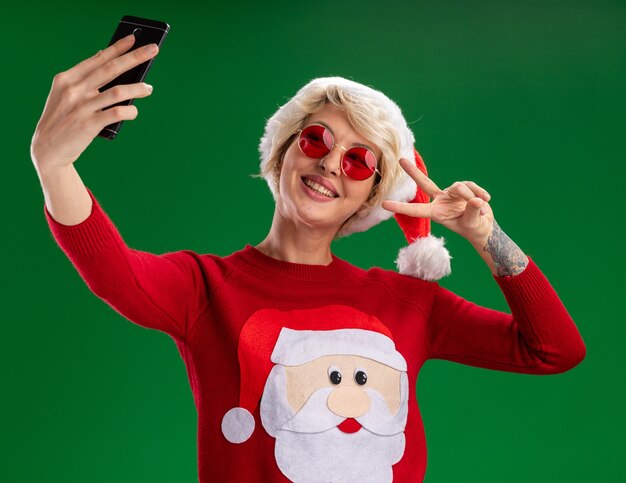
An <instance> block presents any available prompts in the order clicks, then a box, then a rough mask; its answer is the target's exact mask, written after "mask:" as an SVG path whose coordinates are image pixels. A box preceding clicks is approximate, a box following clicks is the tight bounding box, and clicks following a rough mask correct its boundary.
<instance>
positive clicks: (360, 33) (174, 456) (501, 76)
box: [0, 0, 626, 483]
mask: <svg viewBox="0 0 626 483" xmlns="http://www.w3.org/2000/svg"><path fill="white" fill-rule="evenodd" d="M0 8H1V11H2V18H3V20H4V22H3V28H2V30H1V33H0V35H1V39H0V40H1V42H0V45H1V46H2V58H3V66H4V69H3V71H4V74H3V76H2V80H1V81H0V82H2V94H3V114H4V115H3V116H2V120H1V121H0V122H1V123H2V137H3V141H4V142H3V144H4V146H5V155H4V156H3V158H4V163H3V169H2V179H3V180H4V181H3V182H2V188H3V189H2V190H1V191H2V193H1V195H0V196H1V197H2V200H1V206H2V208H3V210H2V218H3V225H4V229H3V233H4V235H3V236H2V241H3V253H4V254H5V259H4V263H3V265H4V269H3V273H4V277H2V278H3V286H4V288H3V290H2V297H3V306H4V310H3V313H2V318H3V321H2V325H1V327H2V329H1V331H2V332H1V333H2V340H1V347H2V350H1V351H0V361H1V363H2V374H3V378H2V380H3V383H2V396H1V397H0V409H1V411H0V417H1V418H2V424H1V429H0V444H1V445H2V448H1V451H0V480H1V481H6V482H44V481H45V482H74V481H76V482H82V481H90V482H110V481H116V482H120V483H121V482H137V481H150V482H153V483H156V482H173V481H176V482H191V481H196V480H197V460H196V458H197V456H196V433H195V432H196V413H195V408H194V404H193V399H192V395H191V391H190V388H189V385H188V381H187V377H186V375H185V368H184V365H183V361H182V359H181V358H180V356H179V354H178V352H177V350H176V347H175V345H174V343H173V341H172V340H171V339H170V338H169V337H167V336H166V335H165V334H163V333H160V332H156V331H150V330H146V329H143V328H140V327H138V326H136V325H134V324H133V323H131V322H129V321H128V320H126V319H124V318H123V317H122V316H120V315H119V314H118V313H116V312H115V311H114V310H113V309H111V308H110V307H109V306H108V305H106V304H105V303H104V302H103V301H101V300H100V299H98V298H97V297H95V296H94V295H93V294H92V293H91V292H90V290H89V289H88V287H87V286H86V284H85V283H84V282H83V281H82V279H81V278H80V277H79V275H78V273H77V272H76V271H75V269H74V268H73V266H72V265H71V264H70V262H69V260H68V259H67V258H65V256H64V254H63V253H62V252H61V250H60V249H59V248H58V246H57V245H56V243H55V242H54V240H53V239H52V237H51V234H50V232H49V230H48V226H47V225H46V223H45V219H44V214H43V195H42V191H41V188H40V185H39V181H38V179H37V176H36V173H35V170H34V169H33V166H32V162H31V160H30V155H29V146H30V140H31V137H32V134H33V132H34V129H35V125H36V123H37V121H38V119H39V117H40V115H41V112H42V110H43V107H44V103H45V100H46V97H47V95H48V92H49V89H50V86H51V82H52V78H53V76H54V75H55V74H57V73H58V72H61V71H63V70H67V69H69V68H70V67H72V66H73V65H75V64H76V63H78V62H80V61H81V60H83V59H85V58H87V57H89V56H91V55H93V54H94V53H95V52H97V51H98V50H100V49H102V48H104V47H106V45H107V43H108V41H109V39H110V37H111V35H112V33H113V30H114V29H115V27H116V25H117V23H118V21H119V20H120V18H121V17H122V16H123V15H127V14H128V15H135V16H141V17H147V18H153V19H157V20H163V21H166V22H168V23H169V24H170V26H171V31H170V34H169V36H168V38H167V40H166V41H165V43H164V44H163V46H162V48H161V52H160V53H159V56H158V57H157V58H156V60H155V62H154V65H153V67H152V69H151V71H150V73H149V75H148V77H147V79H146V81H147V82H149V83H151V84H152V85H153V86H154V93H153V94H152V96H150V97H149V98H146V99H139V100H137V101H136V103H135V104H136V105H137V107H138V109H139V116H138V117H137V119H136V120H134V121H127V122H125V123H124V126H123V128H122V130H121V132H120V134H119V136H118V138H117V139H116V140H115V141H107V140H104V139H101V138H97V139H95V140H94V142H93V143H92V144H91V145H90V146H89V147H88V149H87V150H86V151H85V152H84V153H83V155H82V156H81V158H80V159H79V160H78V161H77V163H76V167H77V170H78V171H79V173H80V175H81V177H82V179H83V181H84V182H85V184H86V185H87V186H88V187H90V188H91V189H92V191H93V192H94V194H95V195H96V196H97V197H98V199H99V201H100V203H101V204H102V206H103V207H104V209H105V210H106V211H107V213H108V214H109V215H110V216H111V218H112V219H113V220H114V222H115V223H116V225H117V227H118V229H119V230H120V232H121V233H122V235H123V236H124V238H125V240H126V241H127V243H128V244H129V245H130V246H131V247H133V248H137V249H141V250H145V251H151V252H154V253H164V252H166V251H174V250H180V249H192V250H195V251H197V252H201V253H216V254H220V255H227V254H229V253H232V252H233V251H236V250H239V249H241V248H243V246H244V245H245V244H246V243H251V244H256V243H258V242H260V241H261V240H262V239H263V238H264V237H265V235H266V233H267V230H268V229H269V226H270V222H271V217H272V212H273V201H272V198H271V195H270V192H269V190H268V188H267V186H266V185H265V183H264V181H262V180H259V179H253V178H251V177H250V176H249V175H250V174H252V173H254V172H256V170H257V169H258V163H259V155H258V151H257V146H258V142H259V139H260V137H261V134H262V132H263V126H264V123H265V121H266V119H267V118H268V117H269V116H271V115H272V114H273V112H274V111H275V110H276V109H277V107H278V106H279V105H282V104H283V103H284V102H286V101H287V100H288V99H289V98H290V97H291V96H293V95H294V94H295V92H296V91H297V90H298V89H299V88H300V87H301V86H302V85H304V84H305V83H306V82H308V81H309V80H310V79H312V78H314V77H318V76H326V75H340V76H344V77H347V78H351V79H353V80H356V81H358V82H361V83H364V84H369V85H371V86H373V87H375V88H377V89H380V90H382V91H383V92H385V93H386V94H388V95H389V96H390V97H391V98H392V99H394V100H395V101H396V102H397V103H398V104H399V105H400V106H401V108H402V109H403V112H404V114H405V116H406V118H407V119H408V120H409V122H410V123H411V127H412V128H413V130H414V132H415V135H416V139H417V142H416V146H417V147H418V149H419V150H420V152H421V153H422V155H423V157H424V159H425V161H426V163H427V166H428V168H429V173H430V177H431V178H432V179H433V180H434V181H435V182H436V183H438V184H439V186H440V187H442V188H443V187H446V186H449V185H451V184H452V183H453V182H454V181H457V180H473V181H475V182H477V183H478V184H479V185H481V186H483V187H484V188H485V189H487V190H488V191H489V192H490V193H491V196H492V200H491V206H492V208H493V210H494V213H495V216H496V219H497V220H498V222H499V224H500V226H501V227H502V229H503V230H504V231H505V232H506V233H507V234H508V235H509V236H510V237H511V238H512V239H513V240H514V241H515V242H517V244H518V245H519V246H520V247H521V248H522V250H524V251H525V252H526V253H527V254H528V255H530V256H531V257H533V258H534V260H535V261H536V262H537V264H538V265H539V266H540V268H541V269H542V270H543V272H544V273H545V274H546V275H547V276H548V278H549V279H550V281H551V283H552V284H553V286H554V287H555V288H556V290H557V292H558V293H559V295H560V297H561V299H562V300H563V302H564V304H565V306H566V307H567V308H568V311H569V312H570V314H571V315H572V317H573V318H574V320H575V322H576V323H577V325H578V327H579V329H580V332H581V334H582V336H583V339H584V340H585V343H586V345H587V357H586V359H585V360H584V361H583V362H582V363H581V364H580V365H579V366H577V367H576V368H574V369H573V370H571V371H569V372H567V373H564V374H560V375H552V376H529V375H520V374H511V373H505V372H497V371H488V370H483V369H478V368H472V367H469V366H463V365H460V364H454V363H450V362H445V361H429V362H428V363H427V364H426V365H425V366H424V368H423V369H422V371H421V374H420V379H419V382H418V385H417V388H416V390H417V395H418V400H419V403H420V408H421V411H422V416H423V418H424V423H425V428H426V435H427V440H428V448H429V455H428V456H429V462H428V470H427V475H426V481H427V482H430V483H435V482H452V481H471V482H502V481H509V482H525V481H537V482H548V481H550V482H557V481H558V482H572V481H576V482H583V481H617V480H620V479H622V478H623V477H624V475H625V473H626V472H625V470H626V465H625V463H624V458H623V452H624V447H625V441H624V439H625V438H624V430H625V429H626V428H625V425H624V422H625V417H624V410H623V409H624V392H625V391H624V375H623V373H624V368H625V364H624V362H625V356H624V349H623V346H624V340H625V336H626V329H625V324H624V315H623V309H622V308H620V306H619V305H618V304H619V299H620V298H624V296H623V292H624V288H625V287H624V282H623V273H624V263H623V258H624V257H623V252H622V251H621V250H623V247H624V214H623V213H624V206H625V203H624V194H623V186H624V182H623V180H624V175H625V174H626V172H625V169H624V161H625V154H626V147H625V136H624V135H625V133H626V129H625V128H626V122H625V117H624V116H625V112H626V95H625V93H626V89H625V87H626V85H625V84H626V83H625V80H624V79H625V75H626V62H625V59H626V47H625V46H626V2H623V1H608V0H589V1H575V0H569V1H560V2H559V1H532V2H525V1H521V2H520V1H497V2H496V1H493V2H489V1H476V2H463V1H438V2H424V1H415V2H398V1H386V2H374V1H364V0H360V1H345V2H341V1H327V0H319V1H317V2H293V1H272V2H191V1H184V0H181V1H178V2H165V1H158V0H152V1H150V2H146V1H141V2H140V1H133V2H128V1H124V2H121V1H118V0H111V1H108V2H104V3H103V2H95V3H92V4H87V3H85V2H43V1H40V0H39V1H34V2H26V3H23V4H17V3H16V4H13V5H11V6H6V5H5V4H3V6H2V7H0ZM433 231H434V233H435V234H437V235H439V236H445V237H446V239H447V246H448V248H449V249H450V251H451V253H452V255H453V257H454V258H453V260H452V268H453V273H452V275H451V276H450V277H448V278H446V279H444V280H443V281H442V285H443V286H445V287H446V288H448V289H450V290H453V291H454V292H455V293H457V294H459V295H461V296H463V297H465V298H467V299H469V300H472V301H473V302H476V303H478V304H481V305H485V306H488V307H491V308H494V309H498V310H505V311H507V310H508V307H507V305H506V302H505V300H504V297H503V296H502V294H501V292H500V291H499V289H498V287H497V285H496V283H495V282H494V281H493V280H492V278H491V273H490V271H489V269H488V268H487V266H486V265H485V264H484V262H483V261H482V259H481V258H480V257H479V256H478V254H477V253H476V252H475V251H474V250H473V249H472V247H471V246H470V245H469V244H468V243H467V242H466V241H465V240H463V239H461V238H460V237H458V236H457V235H456V234H454V233H452V232H449V231H447V230H446V229H445V228H443V227H442V226H438V225H434V227H433ZM404 243H405V240H404V238H403V236H402V233H401V231H400V230H399V228H398V227H397V225H395V224H394V223H393V221H388V222H385V223H382V224H380V225H379V226H377V227H375V228H374V229H371V230H370V231H369V232H367V233H365V234H355V235H352V236H351V237H348V238H347V239H343V240H340V241H338V242H337V243H336V244H335V245H334V252H335V254H336V255H337V256H339V257H341V258H345V259H347V260H348V261H350V262H352V263H354V264H356V265H358V266H361V267H363V268H368V267H370V266H374V265H376V266H381V267H383V268H388V269H393V268H394V258H395V255H396V253H397V250H398V249H399V248H400V247H401V246H403V245H404ZM620 381H621V382H620Z"/></svg>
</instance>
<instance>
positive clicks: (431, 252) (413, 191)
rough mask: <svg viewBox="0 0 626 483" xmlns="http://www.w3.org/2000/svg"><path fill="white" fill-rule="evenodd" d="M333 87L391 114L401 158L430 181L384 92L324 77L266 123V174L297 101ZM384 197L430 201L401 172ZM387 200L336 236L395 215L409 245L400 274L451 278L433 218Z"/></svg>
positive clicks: (412, 140) (406, 128) (263, 141)
mask: <svg viewBox="0 0 626 483" xmlns="http://www.w3.org/2000/svg"><path fill="white" fill-rule="evenodd" d="M330 85H337V86H339V87H341V88H342V89H344V90H346V91H348V92H350V93H352V94H353V95H354V96H356V97H357V98H361V99H364V100H365V101H366V102H373V103H375V104H376V105H377V106H379V107H381V108H382V109H383V110H384V111H385V112H386V113H387V117H388V119H389V121H390V122H391V123H392V124H393V125H394V126H395V128H396V130H397V132H398V136H399V140H400V149H399V156H400V158H406V159H408V160H409V161H411V162H415V164H416V165H417V167H418V168H419V169H420V170H421V171H422V172H423V173H424V174H425V175H426V176H428V172H427V170H426V165H425V164H424V160H423V159H422V157H421V156H420V154H419V153H418V152H417V150H416V149H415V147H414V144H415V136H414V135H413V132H412V131H411V129H410V128H409V126H408V124H407V122H406V120H405V119H404V116H403V114H402V111H401V110H400V107H399V106H398V105H397V104H396V103H395V102H394V101H392V100H391V99H389V97H387V96H386V95H385V94H383V93H382V92H380V91H378V90H376V89H373V88H371V87H369V86H366V85H363V84H360V83H358V82H354V81H352V80H349V79H345V78H343V77H320V78H317V79H313V80H311V81H310V82H309V83H307V84H306V85H305V86H304V87H302V88H301V89H300V90H299V91H298V93H297V94H296V95H295V96H294V98H293V99H291V100H290V101H288V102H287V103H286V104H284V105H283V106H282V107H280V108H279V109H278V111H276V113H275V114H274V115H273V116H272V117H271V118H270V119H269V120H268V121H267V124H266V125H265V133H264V135H263V137H262V138H261V142H260V145H259V151H260V153H261V168H262V169H263V168H264V167H266V166H267V164H268V163H269V159H270V153H271V150H272V143H273V141H274V139H275V135H276V133H277V132H278V130H279V128H280V126H281V125H282V124H283V122H285V121H286V120H287V119H291V116H292V112H293V109H294V108H295V102H294V99H297V98H299V96H300V94H301V93H302V92H303V91H307V90H309V89H325V88H327V87H328V86H330ZM399 161H400V159H398V160H396V162H398V163H399ZM266 181H267V183H268V185H269V187H270V190H271V191H272V195H273V196H274V199H276V197H277V193H276V188H275V184H274V181H275V180H274V179H273V178H272V177H271V176H270V177H266ZM384 198H385V199H388V200H393V201H402V202H405V203H406V202H409V203H428V202H429V201H430V196H429V195H428V194H426V193H425V192H424V191H423V190H422V189H421V188H419V187H418V186H417V184H416V183H415V181H414V180H413V179H412V178H411V177H410V176H409V175H408V174H407V173H406V172H405V171H404V170H402V177H401V178H400V179H399V181H398V182H397V183H396V185H395V186H393V187H391V189H390V190H389V192H388V193H386V196H385V197H384ZM383 201H384V200H383V199H381V200H379V202H378V204H377V205H376V206H374V207H373V208H372V209H371V210H370V212H369V213H368V214H366V215H365V216H362V217H360V218H356V219H355V220H353V221H352V222H351V223H350V224H348V225H346V226H345V227H343V228H342V229H341V230H340V231H339V233H338V236H339V237H344V236H347V235H350V234H351V233H355V232H362V231H366V230H368V229H369V228H371V227H372V226H375V225H377V224H378V223H380V222H381V221H384V220H386V219H388V218H390V217H391V215H392V214H393V215H394V217H395V219H396V221H397V223H398V224H399V225H400V228H401V229H402V231H403V232H404V236H405V237H406V239H407V241H408V242H409V245H408V246H407V247H404V248H402V249H401V250H400V251H399V253H398V258H397V259H396V264H397V267H398V271H399V272H400V273H402V274H405V275H410V276H413V277H418V278H421V279H424V280H428V281H434V280H439V279H441V278H442V277H445V276H447V275H449V274H450V273H451V269H450V258H451V257H450V253H449V252H448V250H447V249H446V248H445V247H444V246H443V245H444V239H443V238H437V237H435V236H433V235H432V234H431V231H430V219H428V218H417V217H411V216H408V215H402V214H398V213H392V212H391V211H388V210H385V209H384V208H383V207H382V202H383Z"/></svg>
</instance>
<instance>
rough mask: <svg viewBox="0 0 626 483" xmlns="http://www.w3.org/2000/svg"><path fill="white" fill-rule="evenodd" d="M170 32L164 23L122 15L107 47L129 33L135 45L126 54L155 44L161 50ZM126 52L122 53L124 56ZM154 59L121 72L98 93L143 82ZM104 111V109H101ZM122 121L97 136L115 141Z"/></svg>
mask: <svg viewBox="0 0 626 483" xmlns="http://www.w3.org/2000/svg"><path fill="white" fill-rule="evenodd" d="M169 30H170V26H169V25H168V24H166V23H165V22H159V21H158V20H149V19H147V18H141V17H132V16H130V15H124V16H123V17H122V20H120V23H119V25H118V26H117V29H116V30H115V32H114V33H113V37H112V38H111V41H110V42H109V45H112V44H114V43H115V42H117V41H118V40H120V39H121V38H123V37H126V36H127V35H130V34H131V33H132V34H134V35H135V43H134V44H133V46H132V48H131V49H129V50H128V52H132V51H133V50H135V49H139V48H141V47H143V46H144V45H148V44H157V45H158V46H159V49H160V48H161V44H162V43H163V41H164V40H165V37H166V36H167V33H168V32H169ZM128 52H124V55H125V54H127V53H128ZM154 59H155V57H152V58H151V59H150V60H147V61H146V62H144V63H143V64H140V65H137V66H135V67H133V68H132V69H130V70H128V71H126V72H123V73H122V74H120V75H119V76H117V77H116V78H115V79H113V80H112V81H111V82H109V83H108V84H106V85H104V86H102V87H100V88H99V89H98V90H99V91H100V92H104V91H106V90H107V89H110V88H111V87H113V86H116V85H118V84H134V83H136V82H143V81H144V79H145V78H146V75H147V74H148V71H149V70H150V67H151V66H152V61H153V60H154ZM134 100H135V99H126V100H124V101H121V102H118V103H117V104H113V105H111V106H108V107H106V108H105V109H111V108H112V107H115V106H128V105H130V104H132V103H133V101H134ZM103 110H104V109H103ZM123 122H124V121H123V120H122V121H118V122H116V123H113V124H109V125H108V126H106V127H105V128H104V129H102V131H100V132H99V133H98V136H100V137H103V138H106V139H115V136H117V133H118V132H120V128H121V127H122V123H123Z"/></svg>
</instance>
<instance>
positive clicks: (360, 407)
mask: <svg viewBox="0 0 626 483" xmlns="http://www.w3.org/2000/svg"><path fill="white" fill-rule="evenodd" d="M326 404H327V405H328V409H330V410H331V411H332V412H333V413H335V414H336V415H337V416H341V417H344V418H358V417H360V416H363V415H364V414H365V413H367V412H368V411H369V409H370V404H371V401H370V398H369V396H368V395H367V394H366V393H365V391H363V389H361V388H360V387H349V386H348V387H338V388H337V389H335V390H334V391H333V392H331V393H330V396H328V401H327V403H326Z"/></svg>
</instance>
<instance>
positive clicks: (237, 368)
mask: <svg viewBox="0 0 626 483" xmlns="http://www.w3.org/2000/svg"><path fill="white" fill-rule="evenodd" d="M88 192H89V194H90V196H91V197H92V200H93V208H92V212H91V214H90V216H89V217H88V218H87V219H86V220H84V221H83V222H82V223H80V224H78V225H74V226H66V225H62V224H60V223H58V222H56V221H55V220H54V219H53V218H52V217H51V215H50V213H49V212H48V210H47V208H46V206H45V204H44V213H45V216H46V219H47V222H48V225H49V227H50V229H51V231H52V234H53V236H54V239H55V240H56V242H57V243H58V245H59V246H60V248H61V249H62V250H63V251H64V252H65V253H66V255H67V256H68V257H69V259H70V260H71V262H72V263H73V265H74V266H75V268H76V269H77V271H78V272H79V274H80V276H81V277H82V278H83V279H84V281H85V282H86V283H87V285H88V286H89V288H90V289H91V290H92V291H93V293H94V294H95V295H96V296H98V297H99V298H101V299H102V300H104V301H105V302H106V303H107V304H109V305H110V306H111V307H112V308H114V309H115V310H116V311H117V312H119V313H120V314H121V315H123V316H124V317H125V318H127V319H128V320H130V321H132V322H133V323H135V324H138V325H140V326H142V327H146V328H150V329H156V330H159V331H162V332H165V333H166V334H168V335H169V336H171V337H172V338H173V339H174V341H175V343H176V345H177V347H178V350H179V351H180V354H181V357H182V359H183V360H184V362H185V365H186V369H187V374H188V378H189V382H190V385H191V390H192V392H193V396H194V401H195V405H196V409H197V413H198V432H197V445H198V464H199V478H200V482H201V483H210V482H237V483H239V482H244V481H245V482H269V481H272V482H274V481H276V482H279V481H311V482H313V481H377V482H378V481H391V480H392V479H393V481H397V482H415V481H422V480H423V478H424V474H425V471H426V454H427V452H426V440H425V433H424V427H423V424H422V419H421V416H420V411H419V408H418V405H417V400H416V395H415V387H416V383H417V377H418V374H419V371H420V368H421V367H422V365H423V364H424V362H425V361H427V360H428V359H445V360H449V361H453V362H457V363H461V364H467V365H471V366H476V367H482V368H486V369H493V370H499V371H508V372H517V373H525V374H558V373H561V372H564V371H567V370H569V369H571V368H573V367H574V366H576V365H577V364H578V363H579V362H580V361H581V360H582V359H583V358H584V357H585V353H586V348H585V345H584V342H583V340H582V338H581V336H580V334H579V332H578V330H577V328H576V326H575V324H574V322H573V320H572V319H571V317H570V316H569V314H568V312H567V310H566V309H565V307H564V306H563V304H562V302H561V301H560V299H559V297H558V295H557V293H556V292H555V291H554V289H553V287H552V286H551V285H550V283H549V281H548V280H547V278H546V277H545V276H544V274H543V273H542V272H541V271H540V269H539V268H538V266H537V265H536V264H535V263H534V261H533V260H532V259H530V258H529V263H528V266H527V267H526V268H525V270H524V271H523V272H522V273H520V274H518V275H516V276H514V277H497V276H493V278H494V280H495V281H496V283H497V284H498V286H499V287H500V289H501V290H502V293H503V294H504V297H505V298H506V301H507V303H508V305H509V308H510V310H511V314H508V313H505V312H500V311H496V310H492V309H489V308H485V307H481V306H478V305H476V304H474V303H472V302H470V301H468V300H465V299H463V298H461V297H459V296H457V295H455V294H454V293H452V292H450V291H449V290H446V289H445V288H443V287H441V286H440V285H439V284H438V283H436V282H427V281H424V280H421V279H418V278H413V277H409V276H405V275H400V274H398V273H396V272H393V271H389V270H383V269H380V268H371V269H369V270H363V269H361V268H358V267H355V266H353V265H351V264H349V263H348V262H346V261H344V260H341V259H339V258H337V257H335V256H333V261H332V263H331V264H330V265H328V266H322V265H304V264H296V263H289V262H283V261H279V260H276V259H273V258H271V257H268V256H266V255H264V254H263V253H262V252H260V251H258V250H257V249H256V248H254V247H252V246H250V245H246V246H245V248H243V249H242V250H240V251H237V252H235V253H233V254H231V255H229V256H226V257H220V256H216V255H212V254H198V253H195V252H193V251H190V250H181V251H176V252H171V253H165V254H161V255H156V254H152V253H148V252H144V251H140V250H135V249H132V248H130V247H128V246H127V245H126V243H125V242H124V240H123V238H122V237H121V235H120V233H119V232H118V230H117V229H116V227H115V226H114V224H113V223H112V221H111V220H110V218H109V217H108V216H107V214H106V213H105V212H104V211H103V209H102V207H101V206H100V205H99V203H98V202H97V201H96V199H95V197H94V195H93V193H92V192H91V190H89V189H88ZM270 359H271V360H270ZM270 370H271V372H270ZM316 371H317V372H316ZM320 371H322V372H323V374H322V373H321V372H320ZM266 381H267V384H266ZM270 381H271V382H270ZM342 384H343V386H342ZM400 385H401V386H400ZM399 387H401V390H400V392H398V388H399ZM407 387H408V390H407ZM339 388H341V390H342V391H343V392H341V391H339ZM365 389H367V392H366V391H365ZM333 391H334V392H335V394H333ZM340 392H341V397H340V396H339V394H340ZM261 398H262V400H261V401H259V399H261ZM242 407H243V408H245V409H242ZM233 408H237V409H235V410H234V411H233ZM300 408H302V410H300ZM366 408H370V409H372V414H376V415H377V416H372V417H370V416H371V415H363V417H360V416H358V415H360V414H361V413H363V412H364V411H365V409H366ZM331 409H332V410H331ZM296 410H298V412H297V413H296ZM374 410H375V412H374ZM229 411H230V416H232V417H231V418H230V419H229V418H228V417H227V416H228V415H227V413H229ZM355 411H356V412H355ZM250 414H252V417H250V416H249V415H250ZM294 414H296V416H297V417H293V416H294ZM286 415H287V416H286ZM342 415H343V417H341V416H342ZM341 421H343V423H341V424H339V423H340V422H341ZM250 425H252V426H250ZM322 437H323V438H328V439H316V438H322ZM366 438H370V439H366ZM385 438H387V439H385ZM355 442H356V444H353V443H355ZM368 448H369V449H368ZM302 450H304V451H302ZM369 450H371V451H373V453H372V452H370V453H368V452H367V451H369ZM378 455H383V456H381V457H380V458H379V457H378ZM311 462H313V463H311Z"/></svg>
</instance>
